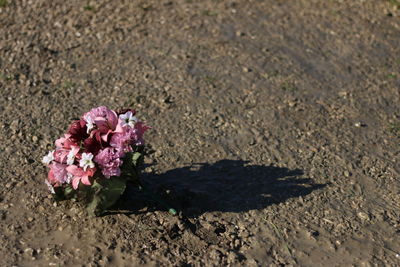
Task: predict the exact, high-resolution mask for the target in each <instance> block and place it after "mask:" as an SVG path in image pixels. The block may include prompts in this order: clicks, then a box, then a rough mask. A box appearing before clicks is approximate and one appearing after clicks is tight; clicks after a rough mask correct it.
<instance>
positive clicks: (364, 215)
mask: <svg viewBox="0 0 400 267" xmlns="http://www.w3.org/2000/svg"><path fill="white" fill-rule="evenodd" d="M357 215H358V217H359V218H360V219H362V220H365V221H368V220H369V215H368V214H366V213H365V212H362V211H360V212H359V213H357Z"/></svg>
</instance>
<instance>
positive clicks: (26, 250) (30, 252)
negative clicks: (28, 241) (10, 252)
mask: <svg viewBox="0 0 400 267" xmlns="http://www.w3.org/2000/svg"><path fill="white" fill-rule="evenodd" d="M24 253H25V254H28V255H29V256H31V257H32V256H33V255H35V250H34V249H33V248H26V249H25V250H24Z"/></svg>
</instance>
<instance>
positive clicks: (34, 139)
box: [32, 135, 39, 143]
mask: <svg viewBox="0 0 400 267" xmlns="http://www.w3.org/2000/svg"><path fill="white" fill-rule="evenodd" d="M32 141H33V142H34V143H36V142H37V141H39V138H38V137H37V136H36V135H34V136H32Z"/></svg>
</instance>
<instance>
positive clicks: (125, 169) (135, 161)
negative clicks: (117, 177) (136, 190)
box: [121, 152, 143, 183]
mask: <svg viewBox="0 0 400 267" xmlns="http://www.w3.org/2000/svg"><path fill="white" fill-rule="evenodd" d="M142 164H143V154H142V153H140V152H130V153H126V155H125V157H124V164H123V165H122V167H121V170H122V175H123V176H124V177H126V178H127V179H128V180H129V181H131V182H134V183H137V182H138V180H139V170H140V168H141V166H142Z"/></svg>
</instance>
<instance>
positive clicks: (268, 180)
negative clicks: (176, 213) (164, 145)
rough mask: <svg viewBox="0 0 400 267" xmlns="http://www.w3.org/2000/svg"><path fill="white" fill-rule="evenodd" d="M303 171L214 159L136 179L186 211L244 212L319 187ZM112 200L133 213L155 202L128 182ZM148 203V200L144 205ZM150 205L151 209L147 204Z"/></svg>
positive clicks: (177, 207) (193, 214) (155, 205)
mask: <svg viewBox="0 0 400 267" xmlns="http://www.w3.org/2000/svg"><path fill="white" fill-rule="evenodd" d="M302 175H303V171H302V170H299V169H294V170H289V169H287V168H284V167H275V166H260V165H250V164H249V162H247V161H241V160H220V161H218V162H216V163H213V164H209V163H199V164H193V165H191V166H186V167H183V168H177V169H173V170H170V171H167V172H165V173H162V174H157V175H154V174H143V175H142V181H143V182H144V183H145V184H146V185H147V186H148V187H149V188H150V189H151V190H153V191H154V192H155V193H156V194H159V195H161V197H162V198H164V199H166V200H167V201H168V202H169V203H170V204H172V206H174V207H175V208H176V209H178V210H180V211H182V212H183V213H184V214H186V215H187V216H190V217H193V216H199V215H201V214H202V213H205V212H211V211H220V212H245V211H249V210H254V209H263V208H265V207H267V206H269V205H271V204H278V203H281V202H284V201H285V200H287V199H289V198H295V197H300V196H305V195H308V194H310V193H311V192H312V191H314V190H317V189H320V188H323V187H324V186H325V185H324V184H315V183H314V182H313V181H312V180H311V179H309V178H302V177H301V176H302ZM119 203H120V204H119V205H118V209H119V210H130V211H131V212H133V213H135V212H137V211H138V210H139V209H141V208H143V205H146V206H147V207H150V209H152V208H153V209H157V208H161V207H159V206H158V205H157V204H156V203H155V202H152V201H151V200H148V201H144V200H143V195H141V194H138V191H137V190H136V189H135V188H132V187H128V188H127V190H126V192H125V194H124V195H123V197H122V199H121V201H120V202H119ZM150 203H152V205H150ZM151 207H152V208H151Z"/></svg>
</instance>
